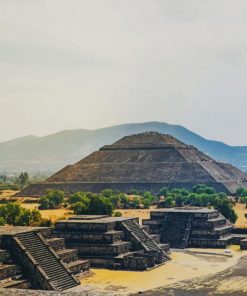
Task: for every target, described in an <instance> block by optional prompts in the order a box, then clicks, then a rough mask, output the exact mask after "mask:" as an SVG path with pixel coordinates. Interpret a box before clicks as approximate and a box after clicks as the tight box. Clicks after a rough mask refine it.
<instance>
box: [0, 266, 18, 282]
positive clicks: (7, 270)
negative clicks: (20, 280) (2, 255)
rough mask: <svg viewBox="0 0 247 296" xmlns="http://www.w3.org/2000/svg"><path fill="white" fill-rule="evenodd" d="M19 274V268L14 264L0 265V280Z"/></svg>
mask: <svg viewBox="0 0 247 296" xmlns="http://www.w3.org/2000/svg"><path fill="white" fill-rule="evenodd" d="M19 274H21V270H20V267H19V266H17V265H15V264H0V280H3V279H6V278H12V277H14V276H16V275H19Z"/></svg>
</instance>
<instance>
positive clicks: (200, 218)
mask: <svg viewBox="0 0 247 296" xmlns="http://www.w3.org/2000/svg"><path fill="white" fill-rule="evenodd" d="M150 217H151V219H147V220H144V221H143V224H144V225H146V226H148V227H149V229H150V233H153V234H158V235H159V236H160V241H161V242H162V243H168V244H169V245H170V247H172V248H187V247H201V248H225V247H226V246H227V245H229V244H231V243H232V242H233V236H232V234H231V232H232V228H233V227H232V225H231V224H230V223H229V222H228V221H227V219H226V218H225V217H223V216H222V215H221V214H220V212H219V211H217V210H213V209H208V208H196V207H184V208H167V209H157V210H154V211H151V213H150ZM237 236H238V238H237V237H236V238H235V239H236V240H237V239H238V240H239V241H240V240H241V238H240V237H239V235H237ZM243 238H244V237H242V239H243Z"/></svg>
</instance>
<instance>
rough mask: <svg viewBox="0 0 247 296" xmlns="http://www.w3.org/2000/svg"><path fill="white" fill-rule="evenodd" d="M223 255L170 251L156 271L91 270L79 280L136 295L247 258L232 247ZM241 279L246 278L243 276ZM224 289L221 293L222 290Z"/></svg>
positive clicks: (220, 269) (218, 252)
mask: <svg viewBox="0 0 247 296" xmlns="http://www.w3.org/2000/svg"><path fill="white" fill-rule="evenodd" d="M202 252H205V253H202ZM207 252H209V253H211V254H207ZM224 252H225V251H224V250H216V249H214V250H212V249H191V250H190V249H188V250H186V251H173V252H172V253H171V258H172V260H171V261H169V262H168V263H166V264H165V265H162V266H160V267H158V268H155V269H152V270H149V271H144V272H133V271H113V270H107V269H92V270H91V275H90V276H88V277H86V278H83V279H82V280H81V283H82V285H90V286H91V287H93V288H94V289H96V291H102V292H103V291H108V293H109V295H130V294H135V293H138V292H140V291H141V292H144V291H148V290H152V291H153V290H154V289H157V288H159V287H162V288H165V287H169V286H170V285H172V286H174V284H178V283H180V282H183V281H188V280H193V279H195V278H202V277H206V276H212V275H215V274H217V273H220V272H223V271H225V270H227V269H229V268H231V267H233V266H235V265H236V264H237V262H238V261H239V259H240V258H241V257H242V256H244V255H246V256H247V251H240V250H239V247H232V254H233V256H232V257H229V256H225V255H224ZM245 276H246V277H247V274H246V275H245ZM239 280H241V282H242V286H244V288H245V289H247V281H245V282H243V278H242V277H241V278H240V279H239ZM224 285H226V284H224ZM224 285H222V286H221V289H225V288H226V287H225V286H224ZM148 295H153V294H152V293H151V294H148ZM157 295H166V294H164V293H163V294H157ZM167 295H172V294H167ZM181 295H182V294H181ZM205 295H206V294H205Z"/></svg>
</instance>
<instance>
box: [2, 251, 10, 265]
mask: <svg viewBox="0 0 247 296" xmlns="http://www.w3.org/2000/svg"><path fill="white" fill-rule="evenodd" d="M9 260H10V256H9V253H8V252H7V251H6V250H1V249H0V264H1V263H4V262H7V261H9Z"/></svg>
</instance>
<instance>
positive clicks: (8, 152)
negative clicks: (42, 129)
mask: <svg viewBox="0 0 247 296" xmlns="http://www.w3.org/2000/svg"><path fill="white" fill-rule="evenodd" d="M144 131H157V132H161V133H166V134H170V135H172V136H174V137H176V138H178V139H179V140H181V141H182V142H185V143H187V144H191V145H194V146H195V147H197V148H198V149H199V150H201V151H203V152H204V153H206V154H208V155H210V156H211V157H213V158H215V159H216V160H219V161H223V162H228V163H231V164H233V165H234V166H237V167H238V168H240V169H242V170H244V171H247V147H246V146H230V145H227V144H224V143H222V142H218V141H212V140H207V139H205V138H203V137H201V136H199V135H198V134H196V133H194V132H192V131H190V130H188V129H186V128H184V127H183V126H180V125H171V124H167V123H160V122H147V123H136V124H123V125H116V126H111V127H106V128H101V129H97V130H86V129H78V130H65V131H61V132H58V133H55V134H52V135H48V136H44V137H36V136H27V137H22V138H18V139H14V140H10V141H7V142H3V143H0V172H5V173H11V172H19V171H28V172H30V173H35V172H37V171H40V172H49V173H53V172H55V171H56V170H58V169H60V168H62V167H63V166H65V165H67V164H72V163H74V162H76V161H78V160H80V159H81V158H83V157H84V156H86V155H87V154H89V153H91V152H93V151H94V150H97V149H98V148H100V147H101V146H103V145H106V144H111V143H113V142H115V141H116V140H118V139H120V138H121V137H123V136H126V135H130V134H133V133H140V132H144Z"/></svg>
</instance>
